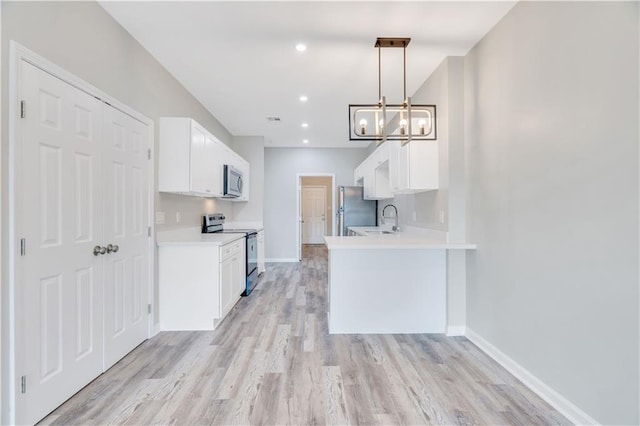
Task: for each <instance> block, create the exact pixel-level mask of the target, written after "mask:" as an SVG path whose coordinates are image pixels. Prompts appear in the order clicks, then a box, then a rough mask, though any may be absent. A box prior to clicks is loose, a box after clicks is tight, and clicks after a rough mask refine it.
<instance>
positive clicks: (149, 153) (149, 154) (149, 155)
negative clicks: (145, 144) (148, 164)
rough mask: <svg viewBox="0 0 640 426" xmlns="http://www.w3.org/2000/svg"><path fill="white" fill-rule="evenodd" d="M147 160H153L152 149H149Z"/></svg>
mask: <svg viewBox="0 0 640 426" xmlns="http://www.w3.org/2000/svg"><path fill="white" fill-rule="evenodd" d="M147 160H151V148H147Z"/></svg>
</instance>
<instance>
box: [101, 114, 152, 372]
mask: <svg viewBox="0 0 640 426" xmlns="http://www.w3.org/2000/svg"><path fill="white" fill-rule="evenodd" d="M147 131H148V129H147V126H146V125H145V124H143V123H141V122H139V121H137V120H135V119H133V118H132V117H130V116H128V115H126V114H124V113H122V112H120V111H118V110H116V109H115V108H113V107H111V106H109V105H105V106H104V130H103V135H104V140H103V146H104V150H103V162H102V164H103V168H104V203H103V210H104V245H105V246H106V247H107V251H108V252H107V254H106V255H104V256H102V258H103V259H104V262H105V263H104V320H105V321H104V330H105V346H104V348H105V359H104V363H105V364H104V368H105V370H106V369H107V368H109V367H111V366H112V365H113V364H114V363H116V362H117V361H118V360H119V359H120V358H122V357H123V356H125V355H126V354H127V353H129V352H130V351H131V350H132V349H133V348H135V347H136V346H138V345H139V344H140V343H141V342H142V341H144V340H145V339H146V338H147V333H148V319H147V304H148V300H149V296H148V292H149V272H148V271H149V267H148V262H149V255H148V251H149V248H148V235H147V228H148V226H149V219H148V217H149V216H148V200H149V194H148V189H147V188H148V184H147V176H148V174H147V173H148V169H147V168H148V167H149V160H148V156H147V152H148V148H149V146H148V137H147ZM109 245H111V247H113V249H116V248H117V251H116V250H113V249H111V250H110V247H109Z"/></svg>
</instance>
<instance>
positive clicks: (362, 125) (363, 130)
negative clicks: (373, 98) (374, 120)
mask: <svg viewBox="0 0 640 426" xmlns="http://www.w3.org/2000/svg"><path fill="white" fill-rule="evenodd" d="M366 133H367V120H365V119H364V118H363V119H362V120H360V134H362V135H365V134H366Z"/></svg>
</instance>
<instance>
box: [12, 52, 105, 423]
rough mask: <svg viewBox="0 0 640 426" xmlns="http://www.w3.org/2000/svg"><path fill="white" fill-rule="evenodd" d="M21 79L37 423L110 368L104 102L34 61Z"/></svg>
mask: <svg viewBox="0 0 640 426" xmlns="http://www.w3.org/2000/svg"><path fill="white" fill-rule="evenodd" d="M20 78H21V84H20V90H21V99H23V100H24V101H25V106H26V109H25V112H26V114H25V117H24V118H22V119H20V124H19V126H20V133H19V134H20V136H21V137H20V139H19V141H18V143H19V146H20V157H19V158H16V162H17V164H16V165H15V167H16V176H17V177H18V179H19V182H20V186H19V187H18V188H19V191H17V194H16V206H17V211H16V213H15V214H16V221H17V222H16V223H17V228H16V231H17V233H18V234H17V235H18V238H24V241H25V253H24V255H23V256H20V257H18V258H17V264H16V268H17V270H18V271H19V275H20V277H21V280H20V282H18V283H17V284H16V305H17V306H16V318H17V325H16V327H17V328H16V343H17V345H18V348H20V350H19V351H18V352H17V356H16V375H17V378H18V381H19V383H20V382H22V383H23V384H24V385H25V386H24V387H22V389H21V386H20V385H19V386H18V390H17V392H16V403H17V413H16V414H17V420H18V422H19V423H29V424H32V423H35V422H36V421H38V420H40V419H41V418H42V417H44V416H45V415H46V414H48V413H49V412H50V411H52V410H53V409H55V408H56V407H57V406H58V405H60V404H61V403H62V402H64V401H65V400H66V399H67V398H69V397H70V396H72V395H73V394H74V393H75V392H77V391H78V390H80V389H81V388H82V387H83V386H85V385H86V384H87V383H89V382H90V381H91V380H92V379H93V378H94V377H96V376H98V375H99V374H100V373H101V372H102V365H103V334H102V315H103V311H102V306H103V305H102V278H103V270H102V259H103V258H104V257H105V256H103V255H101V254H97V255H94V247H95V246H102V241H103V238H102V236H103V235H102V227H103V216H102V176H101V170H100V168H101V164H100V158H101V151H102V146H101V139H102V103H101V102H99V101H98V100H96V99H95V98H93V97H92V96H89V95H88V94H86V93H84V92H82V91H80V90H78V89H76V88H74V87H72V86H70V85H68V84H66V83H65V82H63V81H62V80H59V79H57V78H55V77H53V76H51V75H50V74H48V73H46V72H44V71H42V70H40V69H38V68H36V67H34V66H32V65H30V64H28V63H26V62H22V64H21V73H20Z"/></svg>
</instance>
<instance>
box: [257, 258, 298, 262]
mask: <svg viewBox="0 0 640 426" xmlns="http://www.w3.org/2000/svg"><path fill="white" fill-rule="evenodd" d="M264 261H265V263H290V262H300V259H296V258H295V257H274V258H272V259H265V260H264Z"/></svg>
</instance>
